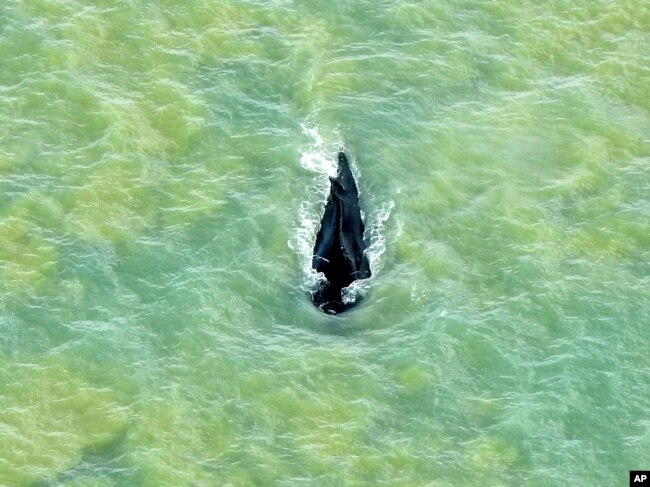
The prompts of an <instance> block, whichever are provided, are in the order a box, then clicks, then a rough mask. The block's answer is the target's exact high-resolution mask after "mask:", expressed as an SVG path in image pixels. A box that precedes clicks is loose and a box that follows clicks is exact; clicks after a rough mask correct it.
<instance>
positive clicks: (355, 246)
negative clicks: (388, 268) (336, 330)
mask: <svg viewBox="0 0 650 487" xmlns="http://www.w3.org/2000/svg"><path fill="white" fill-rule="evenodd" d="M329 179H330V193H329V196H328V198H327V204H326V205H325V212H324V213H323V218H322V220H321V223H320V230H319V231H318V235H317V236H316V244H315V245H314V255H313V257H312V268H313V269H314V270H315V271H316V272H322V273H323V275H324V276H325V279H324V280H322V281H321V282H320V283H319V285H318V287H317V288H316V289H315V290H314V291H313V292H312V300H313V302H314V304H315V305H316V306H317V307H318V308H319V309H320V310H321V311H324V312H325V313H329V314H337V313H341V312H343V311H345V310H346V309H348V308H350V307H351V306H352V305H354V302H346V301H344V299H343V295H342V290H343V288H346V287H348V286H349V285H350V284H352V283H353V282H354V281H356V280H358V279H367V278H369V277H370V264H369V262H368V257H367V256H366V254H365V252H364V251H365V249H366V244H365V242H364V240H363V232H364V226H363V220H362V218H361V210H360V209H359V192H358V190H357V185H356V183H355V181H354V176H352V171H350V165H349V164H348V159H347V157H346V155H345V153H344V152H342V151H341V152H339V154H338V172H337V175H336V177H335V178H333V177H330V178H329Z"/></svg>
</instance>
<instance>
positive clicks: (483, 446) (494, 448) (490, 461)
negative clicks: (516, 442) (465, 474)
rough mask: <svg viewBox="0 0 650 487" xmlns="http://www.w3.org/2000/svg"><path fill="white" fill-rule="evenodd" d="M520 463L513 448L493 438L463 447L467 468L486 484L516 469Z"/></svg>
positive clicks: (487, 437) (482, 438)
mask: <svg viewBox="0 0 650 487" xmlns="http://www.w3.org/2000/svg"><path fill="white" fill-rule="evenodd" d="M520 461H521V458H520V455H519V453H518V452H517V450H516V449H515V448H514V447H512V446H511V445H509V444H508V443H507V442H505V441H504V440H502V439H500V438H497V437H494V436H486V437H481V438H477V439H476V440H473V441H471V442H469V443H468V444H467V445H466V447H465V463H466V465H467V467H468V468H470V469H471V471H472V472H475V473H476V474H477V475H478V476H479V477H481V478H482V481H483V482H486V483H488V484H491V482H492V481H493V480H496V478H498V476H499V475H500V474H502V473H504V472H506V471H507V470H508V469H511V468H514V467H516V466H517V465H518V464H519V463H520ZM477 485H479V483H477ZM492 485H494V484H492Z"/></svg>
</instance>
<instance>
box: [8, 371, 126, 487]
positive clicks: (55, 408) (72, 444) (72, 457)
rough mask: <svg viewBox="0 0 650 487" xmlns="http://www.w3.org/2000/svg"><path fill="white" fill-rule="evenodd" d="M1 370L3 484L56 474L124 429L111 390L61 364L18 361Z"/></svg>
mask: <svg viewBox="0 0 650 487" xmlns="http://www.w3.org/2000/svg"><path fill="white" fill-rule="evenodd" d="M0 374H1V375H2V380H0V403H1V407H0V428H1V430H2V432H3V437H4V439H5V440H4V441H3V442H2V443H1V444H0V484H1V485H11V486H15V487H22V486H25V487H27V486H30V485H32V484H33V483H34V482H37V481H39V480H45V479H50V478H54V477H56V476H57V475H58V474H60V473H62V472H64V471H66V470H69V469H71V468H73V467H74V466H75V465H76V464H77V463H78V462H79V461H80V460H81V458H82V457H83V455H84V452H85V451H88V450H93V449H97V448H101V447H102V446H103V445H104V444H106V443H109V442H110V441H112V440H113V439H114V438H115V437H116V436H118V435H120V434H121V433H122V432H123V431H124V429H125V428H126V423H127V415H126V413H125V411H124V410H123V409H122V408H121V407H119V406H118V405H117V404H116V403H115V402H114V400H113V395H112V392H111V391H109V390H106V389H94V388H92V387H91V386H90V385H89V384H87V383H85V382H84V381H82V380H81V379H79V378H78V377H76V376H75V375H74V374H73V373H72V372H71V371H70V370H69V369H67V368H66V367H65V366H64V365H63V364H61V363H60V362H56V361H54V360H51V361H48V362H46V363H42V364H16V365H12V366H10V367H8V368H3V370H2V372H0Z"/></svg>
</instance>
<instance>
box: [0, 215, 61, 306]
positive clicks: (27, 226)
mask: <svg viewBox="0 0 650 487" xmlns="http://www.w3.org/2000/svg"><path fill="white" fill-rule="evenodd" d="M0 235H2V242H0V290H4V292H9V293H21V292H33V291H35V290H37V289H39V288H41V287H42V286H43V285H44V284H46V283H47V282H48V281H49V279H51V278H52V276H53V275H54V273H55V270H56V261H57V252H56V248H55V246H54V245H53V244H52V243H51V242H49V241H47V240H46V239H45V238H43V236H42V235H41V232H40V229H39V227H38V226H36V225H34V224H33V223H32V222H31V221H29V220H25V219H23V218H19V217H17V216H13V215H10V216H6V217H4V218H2V219H0Z"/></svg>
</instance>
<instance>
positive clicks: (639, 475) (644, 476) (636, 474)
mask: <svg viewBox="0 0 650 487" xmlns="http://www.w3.org/2000/svg"><path fill="white" fill-rule="evenodd" d="M630 486H639V487H642V486H650V472H648V471H644V470H631V471H630Z"/></svg>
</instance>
